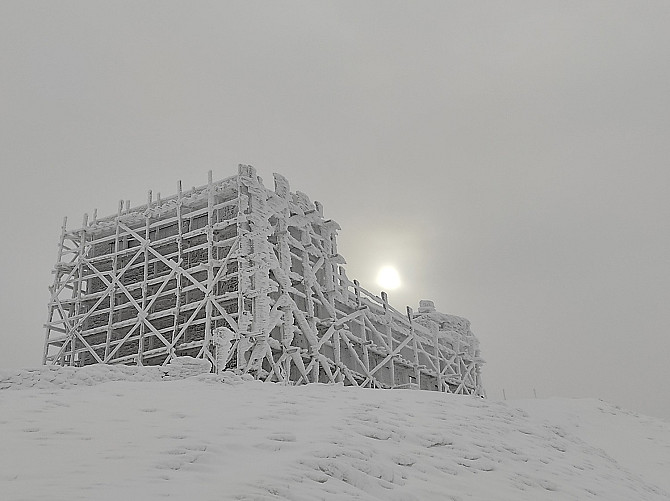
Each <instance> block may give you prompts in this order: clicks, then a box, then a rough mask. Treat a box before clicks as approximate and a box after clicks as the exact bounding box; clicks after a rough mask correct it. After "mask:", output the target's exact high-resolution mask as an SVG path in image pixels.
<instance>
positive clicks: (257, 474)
mask: <svg viewBox="0 0 670 501" xmlns="http://www.w3.org/2000/svg"><path fill="white" fill-rule="evenodd" d="M0 388H3V389H8V390H9V389H11V390H13V391H0V447H2V450H3V454H2V455H0V492H2V493H4V494H3V499H9V500H23V499H25V500H28V499H38V498H45V499H55V500H59V499H63V500H68V501H75V500H84V499H100V500H118V499H121V498H122V497H123V496H125V497H127V498H129V499H142V500H153V499H164V498H174V499H186V498H194V499H198V500H199V501H200V500H210V499H211V500H214V499H217V500H221V499H224V500H225V499H230V500H238V501H243V500H244V501H251V500H254V501H256V500H260V501H269V500H274V501H276V500H291V501H307V500H309V501H312V500H342V499H357V500H390V501H401V500H402V501H412V500H422V501H423V500H444V499H447V500H466V499H469V500H473V499H474V500H485V499H486V500H490V499H496V500H521V501H523V500H543V499H547V500H548V499H552V500H556V499H565V500H568V499H570V500H573V499H580V500H581V499H606V500H608V501H616V500H622V501H623V500H631V499H635V500H668V499H670V496H669V495H668V492H667V485H660V483H659V482H656V483H654V481H651V480H650V478H649V477H648V476H646V471H647V470H649V468H648V466H650V465H652V463H654V462H655V463H654V464H656V465H657V466H658V465H659V464H661V463H662V461H664V458H667V457H668V451H670V448H669V446H670V424H668V423H666V422H663V421H660V420H656V421H654V426H655V427H654V430H655V431H654V433H655V435H654V436H655V437H656V440H655V442H654V443H653V444H652V443H651V442H650V443H648V444H644V446H645V447H646V449H645V450H644V452H645V454H643V455H641V456H646V459H645V458H644V457H643V458H642V459H638V460H636V461H637V463H636V464H637V466H635V465H630V464H626V465H625V466H623V465H622V464H621V462H620V457H621V456H620V455H617V454H619V453H618V452H617V451H616V448H613V449H612V450H614V451H615V452H616V453H617V454H614V455H612V454H611V453H610V447H609V445H608V442H607V441H602V440H601V441H598V442H597V443H592V442H590V441H589V437H588V436H586V437H585V436H584V435H583V434H581V433H580V428H579V426H576V425H579V424H580V423H582V422H583V423H585V424H586V425H588V426H587V428H588V427H589V426H592V425H593V426H594V427H597V424H598V422H599V420H600V422H605V421H602V419H603V418H604V417H606V419H607V420H606V424H607V425H609V426H613V425H614V424H617V425H618V426H619V427H618V428H617V433H618V435H617V436H618V437H619V439H625V435H626V433H628V434H629V435H631V436H633V435H634V434H635V433H646V431H644V430H648V429H650V428H649V425H650V421H649V420H650V419H652V418H647V417H640V416H637V415H634V414H631V413H628V412H626V411H622V410H617V409H616V408H614V407H612V406H609V405H608V404H604V403H603V402H598V401H593V400H587V401H571V400H547V401H542V400H536V401H533V402H532V403H524V402H519V405H517V404H516V403H508V402H492V401H487V400H483V399H478V398H474V397H465V396H457V395H450V394H445V393H438V392H427V391H409V390H369V389H362V388H355V387H344V386H341V385H322V384H311V385H307V386H282V385H279V384H274V383H260V382H256V381H249V380H247V379H246V378H243V377H240V376H237V375H235V374H232V373H224V374H222V375H218V376H217V375H214V374H201V375H196V376H190V377H181V376H169V375H168V376H166V374H165V368H163V369H161V368H154V367H124V366H104V365H94V366H89V367H85V368H81V369H77V368H69V367H41V368H39V369H29V370H23V371H0ZM517 407H521V408H517ZM561 409H564V411H563V412H562V413H561V412H560V410H561ZM603 409H606V410H607V412H603ZM545 410H546V412H545ZM552 416H553V417H552ZM580 417H583V419H582V420H581V421H580ZM588 429H590V428H588ZM587 435H588V434H587ZM638 441H639V440H638ZM629 450H631V451H633V452H634V451H635V443H633V444H632V445H631V446H630V447H629ZM645 461H646V463H645ZM661 466H663V465H661ZM661 480H662V479H661ZM664 489H665V490H664Z"/></svg>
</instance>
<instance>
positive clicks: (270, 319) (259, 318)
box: [43, 165, 484, 395]
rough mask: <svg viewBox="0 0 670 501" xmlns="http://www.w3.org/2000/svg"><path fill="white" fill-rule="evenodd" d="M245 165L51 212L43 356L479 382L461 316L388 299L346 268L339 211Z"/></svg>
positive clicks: (400, 382)
mask: <svg viewBox="0 0 670 501" xmlns="http://www.w3.org/2000/svg"><path fill="white" fill-rule="evenodd" d="M274 185H275V186H274V190H271V189H267V188H266V187H265V186H264V185H263V182H262V180H261V179H260V178H259V177H258V176H257V175H256V171H255V169H254V168H253V167H251V166H246V165H241V166H240V167H239V170H238V173H237V175H235V176H232V177H229V178H227V179H223V180H222V181H216V182H214V181H213V180H212V173H211V172H210V173H209V179H208V183H207V184H206V185H204V186H201V187H199V188H193V189H191V190H188V191H183V190H182V187H181V183H179V184H178V189H177V194H176V195H174V196H171V197H168V198H161V197H160V195H159V196H158V197H156V198H155V199H154V197H153V196H152V194H151V192H149V196H148V199H147V203H146V205H143V206H139V207H134V208H131V207H130V204H129V203H128V202H126V203H124V202H120V203H119V208H118V211H117V213H116V214H115V215H113V216H110V217H105V218H98V217H97V215H96V214H94V215H93V217H92V218H90V219H89V218H88V217H87V216H84V221H83V224H82V226H81V227H80V228H77V229H74V230H70V229H67V224H66V223H67V220H65V221H64V222H63V228H62V233H61V237H60V242H59V246H58V259H57V262H56V265H55V267H54V270H53V273H54V281H53V285H52V286H51V287H50V292H51V299H50V301H49V306H48V319H47V323H46V339H45V343H44V353H43V363H44V364H60V365H71V366H82V365H89V364H95V363H106V364H137V365H165V364H168V363H169V362H170V361H171V360H172V359H174V358H176V357H183V356H190V357H195V358H200V359H206V360H209V361H210V362H211V364H212V367H213V370H214V371H216V372H222V371H224V370H227V369H234V370H236V371H239V372H243V373H248V374H251V375H253V376H254V377H255V378H257V379H261V380H267V381H277V382H285V383H291V384H301V383H309V382H342V383H344V384H345V385H355V386H363V387H373V388H421V389H426V390H436V391H443V392H449V393H460V394H473V395H483V393H484V390H483V388H482V383H481V377H480V368H481V365H482V363H483V361H482V360H481V358H480V354H479V343H478V341H477V339H476V337H475V336H474V335H473V334H472V332H471V331H470V323H469V322H468V321H467V320H466V319H464V318H460V317H456V316H453V315H446V314H443V313H439V312H437V311H436V310H435V307H434V305H433V303H432V302H431V301H421V304H420V307H419V309H418V311H416V312H414V311H412V309H411V308H409V307H408V308H407V312H406V314H404V313H400V312H399V311H397V310H396V309H394V308H393V307H392V306H391V305H390V304H389V302H388V298H387V295H386V294H385V293H383V292H382V293H381V295H380V296H377V295H375V294H373V293H371V292H369V291H367V290H366V289H364V288H363V287H361V285H360V284H359V283H358V282H357V281H356V280H353V281H352V280H349V278H348V277H347V275H346V273H345V269H344V266H343V265H344V264H345V260H344V259H343V258H342V256H340V254H338V250H337V232H338V230H339V229H340V227H339V226H338V224H337V223H336V222H335V221H333V220H330V219H325V218H324V215H323V209H322V206H321V204H319V203H318V202H312V201H310V199H309V198H308V197H307V196H306V195H305V194H303V193H301V192H291V191H290V187H289V183H288V182H287V180H286V179H285V178H284V177H282V176H280V175H278V174H275V175H274Z"/></svg>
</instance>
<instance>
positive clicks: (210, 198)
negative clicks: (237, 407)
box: [203, 170, 214, 362]
mask: <svg viewBox="0 0 670 501" xmlns="http://www.w3.org/2000/svg"><path fill="white" fill-rule="evenodd" d="M213 251H214V186H213V184H212V171H211V170H210V171H208V172H207V297H206V298H205V339H204V342H203V353H204V357H205V358H207V359H209V360H210V361H212V362H214V357H213V356H212V354H211V351H210V345H211V343H212V301H213V299H212V297H213V289H214V252H213Z"/></svg>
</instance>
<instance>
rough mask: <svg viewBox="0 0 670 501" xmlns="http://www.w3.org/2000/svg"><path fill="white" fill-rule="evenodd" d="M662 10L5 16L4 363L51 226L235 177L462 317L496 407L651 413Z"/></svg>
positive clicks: (44, 280) (37, 8)
mask: <svg viewBox="0 0 670 501" xmlns="http://www.w3.org/2000/svg"><path fill="white" fill-rule="evenodd" d="M669 26H670V3H668V2H652V1H645V2H611V1H607V2H596V1H591V2H581V1H580V2H568V1H557V2H536V1H532V2H531V1H529V2H518V3H516V2H448V1H437V2H417V1H411V2H410V1H407V2H391V1H383V2H382V1H380V2H359V1H352V2H345V1H338V2H276V1H273V2H253V1H252V2H250V1H240V2H222V1H216V2H194V1H190V2H182V3H177V2H169V1H155V2H137V1H129V2H97V1H91V0H87V1H81V2H65V1H59V2H51V1H43V2H31V1H25V0H22V1H8V0H5V1H3V2H0V68H1V69H0V167H1V168H2V186H3V193H2V197H1V202H0V203H1V206H0V207H1V209H2V212H3V214H4V218H3V225H2V226H3V232H2V235H3V239H2V240H3V241H2V248H1V250H0V253H1V260H0V273H1V275H0V279H1V280H2V288H1V290H0V293H1V296H0V299H1V302H0V319H1V321H2V333H1V334H0V337H1V338H2V341H3V343H2V349H0V367H5V368H7V367H21V366H30V365H37V364H39V363H40V361H41V352H42V344H43V340H44V329H43V327H42V324H43V323H44V322H45V320H46V310H47V307H46V304H47V301H48V292H47V287H48V285H49V284H50V283H51V281H52V276H51V274H50V271H51V269H52V267H53V265H54V262H55V259H56V251H57V242H58V238H59V234H60V225H61V221H62V218H63V216H68V217H69V219H70V221H72V222H73V223H74V224H79V223H80V222H81V217H82V215H83V213H84V212H91V211H92V209H93V208H97V209H98V211H99V215H101V216H104V215H110V214H112V213H115V211H116V207H117V203H118V200H119V199H130V200H131V201H132V203H133V204H134V205H138V204H141V203H143V202H144V201H145V200H146V192H147V190H149V189H152V190H153V191H154V193H155V192H158V191H160V192H161V194H163V195H164V196H165V195H170V194H173V193H174V192H175V191H176V182H177V180H178V179H181V180H183V183H184V185H185V186H187V187H190V186H192V185H202V184H205V183H206V180H207V171H208V170H210V169H211V170H213V171H214V177H215V179H222V178H224V177H228V176H230V175H233V174H235V173H236V172H237V165H238V164H239V163H247V164H252V165H254V166H255V167H256V168H257V169H258V171H259V174H260V175H261V176H262V177H263V178H264V181H265V184H266V186H269V187H271V186H272V172H279V173H281V174H283V175H284V176H286V177H287V178H288V179H289V181H290V182H291V187H292V189H293V190H300V191H303V192H305V193H307V194H308V195H309V196H310V197H311V198H312V199H313V200H319V201H320V202H322V203H323V204H324V208H325V214H326V216H327V217H330V218H333V219H335V220H336V221H338V222H339V223H340V225H341V227H342V231H341V233H340V238H339V243H340V252H341V254H343V255H344V257H345V258H346V259H347V261H348V265H347V272H348V275H349V276H350V277H351V278H359V280H360V281H361V283H362V284H363V285H364V286H366V287H367V288H368V289H371V290H373V291H375V292H378V290H379V289H378V287H377V286H376V285H375V283H374V277H375V274H376V272H377V269H378V268H379V267H380V266H381V265H383V264H387V263H388V264H392V265H394V266H396V267H397V268H398V270H399V272H400V274H401V277H402V280H403V288H402V289H400V290H398V291H394V292H393V293H391V295H390V299H391V302H392V304H394V305H395V306H396V307H397V308H399V309H404V306H405V305H406V304H409V305H411V306H413V307H415V306H416V304H417V303H418V300H419V299H432V300H434V301H435V303H436V306H437V307H438V309H440V310H442V311H445V312H448V313H453V314H457V315H461V316H465V317H467V318H469V319H470V321H471V323H472V329H473V331H474V332H475V333H476V334H477V336H478V337H479V339H480V341H481V344H482V354H483V356H484V358H485V359H486V360H487V364H486V365H485V367H484V373H483V374H484V383H485V387H486V389H487V392H488V394H489V397H490V398H496V399H497V398H502V390H503V388H504V390H505V392H506V394H507V397H508V398H515V397H531V396H532V395H533V389H535V390H536V391H537V394H538V396H540V397H546V396H551V395H561V396H572V397H598V398H603V399H606V400H608V401H611V402H613V403H616V404H620V405H623V406H625V407H628V408H631V409H634V410H636V411H640V412H644V413H648V414H653V415H657V416H662V417H666V418H670V391H669V390H668V389H667V387H666V385H667V384H668V383H669V382H670V363H669V356H670V222H669V221H670V217H669V216H670V202H669V201H668V192H669V185H670V165H669V162H668V160H669V158H670V155H669V153H670V140H669V138H670V29H668V27H669Z"/></svg>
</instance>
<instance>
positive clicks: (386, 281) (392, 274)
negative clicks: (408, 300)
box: [377, 266, 400, 290]
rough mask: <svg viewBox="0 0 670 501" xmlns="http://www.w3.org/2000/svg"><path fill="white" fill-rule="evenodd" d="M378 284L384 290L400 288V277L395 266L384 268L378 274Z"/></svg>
mask: <svg viewBox="0 0 670 501" xmlns="http://www.w3.org/2000/svg"><path fill="white" fill-rule="evenodd" d="M377 284H378V285H379V286H381V287H382V288H383V289H388V290H393V289H397V288H398V287H400V275H399V274H398V270H396V269H395V268H394V267H393V266H384V267H383V268H381V269H380V270H379V273H377Z"/></svg>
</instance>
